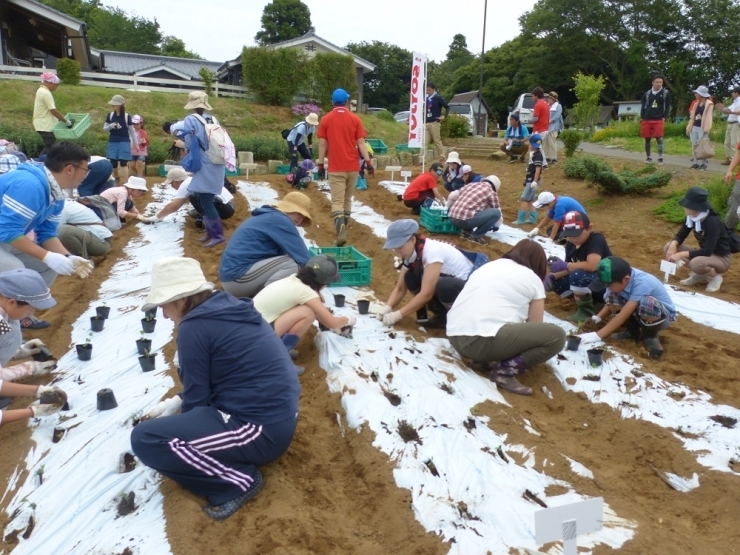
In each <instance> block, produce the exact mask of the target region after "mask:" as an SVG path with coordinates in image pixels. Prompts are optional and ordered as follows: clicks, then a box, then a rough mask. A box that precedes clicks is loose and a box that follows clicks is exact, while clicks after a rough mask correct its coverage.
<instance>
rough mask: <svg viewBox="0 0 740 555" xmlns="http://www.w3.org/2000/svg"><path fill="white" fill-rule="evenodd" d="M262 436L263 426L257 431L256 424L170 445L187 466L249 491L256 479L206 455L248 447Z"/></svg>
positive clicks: (174, 441) (170, 443)
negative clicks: (211, 452)
mask: <svg viewBox="0 0 740 555" xmlns="http://www.w3.org/2000/svg"><path fill="white" fill-rule="evenodd" d="M261 434H262V426H260V427H259V428H256V429H255V426H254V424H246V425H245V426H242V427H241V428H239V429H238V430H233V431H228V432H222V433H220V434H215V435H213V436H206V437H203V438H200V439H197V440H195V441H192V442H184V441H181V440H179V439H177V438H175V439H173V440H171V441H170V442H169V445H170V448H171V449H172V451H173V452H174V453H175V454H176V455H177V456H178V457H180V459H182V460H183V461H184V462H185V463H186V464H188V465H190V466H192V467H194V468H196V469H198V470H200V471H201V472H203V473H204V474H207V475H208V476H216V477H219V478H221V479H222V480H225V481H227V482H231V483H232V484H235V485H237V486H239V488H241V489H242V490H243V491H247V490H248V489H249V488H250V487H251V485H252V483H253V482H254V478H252V477H251V476H250V475H249V474H244V473H243V472H239V471H238V470H236V469H234V468H229V467H228V466H225V465H223V464H222V463H221V462H219V461H218V460H216V459H214V458H213V457H209V456H208V455H206V454H205V453H206V452H208V451H217V450H221V449H229V448H231V447H238V446H241V445H246V444H247V443H249V442H251V441H254V440H255V439H257V438H258V437H259V436H260V435H261ZM203 447H205V448H203Z"/></svg>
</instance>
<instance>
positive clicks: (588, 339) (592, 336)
mask: <svg viewBox="0 0 740 555" xmlns="http://www.w3.org/2000/svg"><path fill="white" fill-rule="evenodd" d="M578 337H580V338H581V343H582V344H584V345H585V344H586V343H601V337H599V334H598V333H596V332H595V331H592V332H591V333H583V334H581V335H579V336H578Z"/></svg>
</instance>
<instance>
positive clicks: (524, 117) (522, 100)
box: [506, 93, 534, 132]
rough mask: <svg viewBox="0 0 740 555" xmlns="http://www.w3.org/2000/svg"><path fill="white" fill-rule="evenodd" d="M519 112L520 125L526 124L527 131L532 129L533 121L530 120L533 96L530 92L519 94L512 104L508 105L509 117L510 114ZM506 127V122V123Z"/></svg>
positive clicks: (532, 109)
mask: <svg viewBox="0 0 740 555" xmlns="http://www.w3.org/2000/svg"><path fill="white" fill-rule="evenodd" d="M515 112H519V121H520V122H521V123H522V125H526V126H527V129H529V131H530V132H531V131H532V126H533V125H534V122H533V121H532V113H533V112H534V96H532V95H531V94H530V93H524V94H520V95H519V98H517V99H516V102H515V103H514V106H509V117H511V114H513V113H515ZM506 125H507V127H508V125H509V124H508V122H507V123H506Z"/></svg>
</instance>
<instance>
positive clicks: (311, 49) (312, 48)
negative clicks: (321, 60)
mask: <svg viewBox="0 0 740 555" xmlns="http://www.w3.org/2000/svg"><path fill="white" fill-rule="evenodd" d="M303 49H304V50H305V51H306V52H315V51H316V47H315V46H314V45H313V44H307V45H306V46H304V47H303Z"/></svg>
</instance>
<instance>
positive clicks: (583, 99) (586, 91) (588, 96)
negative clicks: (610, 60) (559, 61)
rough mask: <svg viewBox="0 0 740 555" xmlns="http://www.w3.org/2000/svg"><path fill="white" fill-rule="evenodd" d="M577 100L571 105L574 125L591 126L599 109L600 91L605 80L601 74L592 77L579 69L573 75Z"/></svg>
mask: <svg viewBox="0 0 740 555" xmlns="http://www.w3.org/2000/svg"><path fill="white" fill-rule="evenodd" d="M573 81H575V85H576V86H575V87H574V90H575V93H576V97H577V98H578V102H576V103H575V105H574V106H573V119H574V121H575V123H576V125H579V126H584V127H591V126H592V125H594V124H595V123H596V120H597V118H598V116H599V111H600V100H601V91H603V90H604V86H605V85H606V82H605V81H604V77H603V76H599V77H593V76H592V75H584V74H583V73H581V72H580V71H579V72H578V73H576V74H575V75H574V76H573Z"/></svg>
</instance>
